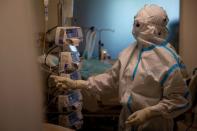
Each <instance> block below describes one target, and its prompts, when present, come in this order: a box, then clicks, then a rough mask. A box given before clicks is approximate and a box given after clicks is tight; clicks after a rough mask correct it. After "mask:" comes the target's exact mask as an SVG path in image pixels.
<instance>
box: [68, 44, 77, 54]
mask: <svg viewBox="0 0 197 131" xmlns="http://www.w3.org/2000/svg"><path fill="white" fill-rule="evenodd" d="M69 48H70V50H71V51H72V52H77V48H76V47H75V46H73V45H69Z"/></svg>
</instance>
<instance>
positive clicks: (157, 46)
mask: <svg viewBox="0 0 197 131" xmlns="http://www.w3.org/2000/svg"><path fill="white" fill-rule="evenodd" d="M167 22H168V17H167V14H166V12H165V11H164V9H163V8H161V7H159V6H157V5H146V6H144V8H142V9H141V10H140V11H139V12H138V13H137V15H136V16H135V20H134V27H133V35H134V36H135V38H136V40H137V41H136V42H135V43H133V44H131V45H130V46H129V47H128V48H126V49H125V50H124V51H122V53H121V54H120V55H119V57H118V60H117V61H116V62H115V64H114V65H113V67H112V68H111V69H110V70H109V71H107V72H106V73H104V74H100V75H97V76H93V77H90V78H89V79H88V85H89V86H88V88H89V89H90V90H91V91H93V92H94V93H96V94H102V93H105V94H107V93H112V92H114V93H115V92H118V94H119V100H120V103H121V104H122V106H123V109H122V111H121V114H120V121H119V124H120V125H119V130H120V131H131V130H143V131H171V130H173V118H174V117H176V116H178V115H180V114H181V113H183V112H184V111H186V110H187V109H188V108H189V106H190V93H189V90H188V88H187V86H186V83H185V81H184V77H185V76H186V73H185V66H184V64H183V63H182V61H181V59H180V57H179V56H178V55H177V53H176V52H175V51H174V49H173V48H172V47H171V45H170V44H169V43H168V42H166V41H165V39H166V36H167V28H166V25H167ZM146 107H150V108H151V109H152V110H154V111H155V112H158V113H159V114H160V116H158V117H154V118H152V119H150V120H148V121H146V122H145V123H143V124H142V125H139V126H137V127H131V126H125V121H126V120H127V118H128V117H129V115H131V114H132V113H133V112H135V111H138V110H141V109H144V108H146Z"/></svg>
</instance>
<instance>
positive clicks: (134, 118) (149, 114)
mask: <svg viewBox="0 0 197 131" xmlns="http://www.w3.org/2000/svg"><path fill="white" fill-rule="evenodd" d="M158 115H159V113H158V112H154V111H152V110H151V109H150V108H148V107H147V108H144V109H142V110H139V111H136V112H134V113H133V114H131V115H130V116H129V117H128V119H127V120H126V122H125V124H128V125H140V124H142V123H144V122H146V121H147V120H149V119H151V118H153V117H155V116H158Z"/></svg>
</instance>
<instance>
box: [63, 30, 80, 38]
mask: <svg viewBox="0 0 197 131" xmlns="http://www.w3.org/2000/svg"><path fill="white" fill-rule="evenodd" d="M66 34H67V37H68V38H73V37H78V32H77V29H76V28H75V29H66Z"/></svg>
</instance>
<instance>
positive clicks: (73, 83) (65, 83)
mask: <svg viewBox="0 0 197 131" xmlns="http://www.w3.org/2000/svg"><path fill="white" fill-rule="evenodd" d="M50 78H52V79H54V82H55V83H56V86H57V87H62V88H65V89H87V87H88V82H87V81H84V80H72V79H70V78H68V77H63V76H55V75H52V76H51V77H50Z"/></svg>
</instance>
